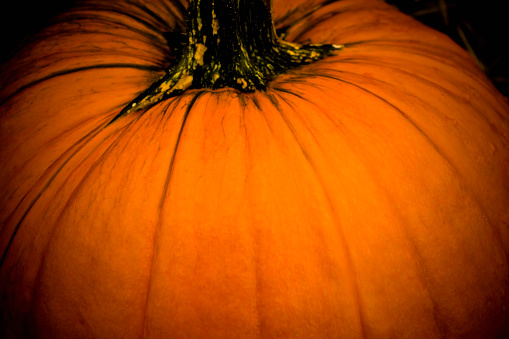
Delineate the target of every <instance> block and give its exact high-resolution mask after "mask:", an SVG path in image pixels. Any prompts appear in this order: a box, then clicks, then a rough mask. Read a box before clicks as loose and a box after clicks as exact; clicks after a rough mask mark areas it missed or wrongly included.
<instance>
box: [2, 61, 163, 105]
mask: <svg viewBox="0 0 509 339" xmlns="http://www.w3.org/2000/svg"><path fill="white" fill-rule="evenodd" d="M102 68H134V69H139V70H144V71H145V70H146V71H152V72H158V71H159V72H160V71H161V68H159V67H157V66H151V65H139V64H103V65H93V66H83V67H78V68H74V69H68V70H64V71H60V72H53V73H52V74H50V75H48V76H45V77H43V78H40V79H37V80H34V81H32V82H30V83H28V84H24V85H22V86H21V87H19V88H18V89H16V90H15V91H14V92H13V93H10V94H8V95H7V96H5V97H4V98H1V99H0V107H1V106H3V105H4V104H6V102H8V101H9V100H11V99H12V98H13V97H15V96H17V95H19V94H20V93H22V92H23V91H25V90H27V89H29V88H31V87H33V86H36V85H39V84H41V83H43V82H45V81H47V80H50V79H54V78H58V77H61V76H65V75H70V74H74V73H78V72H82V71H88V70H95V69H102Z"/></svg>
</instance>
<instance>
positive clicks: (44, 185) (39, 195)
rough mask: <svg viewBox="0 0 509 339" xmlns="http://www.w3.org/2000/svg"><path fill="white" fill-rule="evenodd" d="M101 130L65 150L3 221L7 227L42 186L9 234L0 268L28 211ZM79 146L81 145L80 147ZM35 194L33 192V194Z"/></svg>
mask: <svg viewBox="0 0 509 339" xmlns="http://www.w3.org/2000/svg"><path fill="white" fill-rule="evenodd" d="M101 130H102V127H101V126H98V127H96V128H95V129H93V130H92V131H90V132H89V133H88V134H87V135H85V136H83V137H82V138H81V139H80V140H79V141H78V142H77V143H76V144H73V145H71V147H70V148H68V149H67V150H65V151H64V152H63V153H62V154H61V155H60V156H59V157H58V158H57V159H56V160H55V161H54V162H53V163H52V164H51V165H50V166H49V167H48V168H47V169H46V170H45V171H44V172H43V173H42V174H41V175H40V177H39V178H38V179H37V180H36V181H35V182H34V185H33V186H32V187H31V188H30V189H29V190H28V191H27V193H26V194H25V195H24V196H23V198H22V199H21V200H20V202H19V203H18V205H17V206H16V208H15V209H14V210H13V211H12V212H11V213H10V214H9V216H8V218H7V219H6V220H4V224H5V225H7V224H8V223H9V221H10V219H11V218H12V217H14V215H15V214H16V212H17V211H18V209H19V208H20V206H21V205H22V203H23V201H25V199H26V198H27V197H28V195H29V194H31V193H32V191H33V190H34V189H35V187H36V186H38V185H42V186H43V187H42V188H41V189H40V190H38V192H37V193H36V194H35V197H34V198H32V200H31V202H30V203H29V205H28V206H27V207H26V208H25V210H24V212H23V214H22V216H21V218H20V220H19V221H18V222H17V223H16V226H15V228H14V230H13V232H12V234H11V236H10V237H9V239H10V240H9V242H8V244H7V246H6V248H5V249H4V251H3V254H2V257H1V259H0V267H1V266H2V265H3V263H4V261H5V259H6V257H7V255H8V253H9V249H10V247H11V245H12V243H13V241H14V238H15V236H16V234H17V233H18V230H19V229H20V227H21V225H22V224H23V222H24V220H25V218H26V216H27V215H28V214H29V213H30V211H31V210H32V208H33V207H34V206H35V204H36V203H37V202H38V201H39V199H40V198H41V196H42V195H43V194H44V193H45V192H46V190H47V189H48V187H49V186H50V185H51V184H52V183H53V181H54V180H55V178H56V177H57V176H58V175H59V174H60V172H61V171H62V169H63V168H64V167H65V166H66V165H67V164H68V162H69V161H70V160H71V159H72V158H73V157H74V156H75V155H76V154H77V153H78V152H79V151H80V150H81V149H82V148H83V147H85V145H86V143H87V141H86V140H87V139H88V140H91V139H92V138H94V137H95V136H96V135H98V134H99V133H100V132H101ZM80 144H81V145H80ZM74 148H77V149H75V150H74V151H73V152H72V153H71V155H70V156H69V157H67V158H66V159H65V160H64V158H65V155H66V154H67V153H69V152H71V150H72V149H74ZM59 162H60V165H58V166H57V164H58V163H59ZM55 166H57V167H58V168H57V169H56V170H54V171H53V173H52V174H51V175H50V172H51V171H52V170H53V167H55ZM48 176H49V179H48V180H47V181H46V183H44V184H42V183H40V182H41V180H43V178H45V177H48ZM34 193H35V192H34Z"/></svg>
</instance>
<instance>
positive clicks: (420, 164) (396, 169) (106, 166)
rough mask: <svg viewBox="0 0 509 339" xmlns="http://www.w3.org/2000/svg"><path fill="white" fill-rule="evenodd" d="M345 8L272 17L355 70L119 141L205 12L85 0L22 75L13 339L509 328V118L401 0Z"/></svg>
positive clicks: (4, 137) (9, 292)
mask: <svg viewBox="0 0 509 339" xmlns="http://www.w3.org/2000/svg"><path fill="white" fill-rule="evenodd" d="M325 2H326V1H314V2H312V1H303V0H298V1H294V0H292V1H286V0H280V1H274V15H275V19H276V23H277V24H278V25H279V26H286V25H290V24H291V27H290V29H289V31H288V33H289V35H288V38H287V39H288V40H290V41H299V42H306V41H308V40H309V41H312V42H315V43H321V42H323V43H338V44H345V45H347V47H346V48H344V49H343V50H342V51H340V52H339V53H337V55H336V56H333V57H330V58H327V59H324V60H322V61H319V62H317V63H314V64H311V65H308V66H304V67H302V68H299V69H297V70H294V71H293V72H291V73H289V74H286V75H282V76H279V77H278V78H276V79H275V80H274V81H272V82H271V83H270V84H269V88H268V89H267V91H265V92H255V93H251V94H242V93H239V92H237V91H235V90H232V89H223V90H215V91H211V90H191V91H187V92H185V93H184V94H182V95H181V96H179V97H175V98H171V99H168V100H166V101H164V102H161V103H159V104H157V105H156V106H154V107H152V108H151V109H149V110H147V111H146V112H142V111H140V112H136V113H132V114H130V115H128V116H126V117H123V118H122V119H119V120H118V121H116V122H115V123H114V124H111V125H108V122H109V121H110V120H111V119H112V117H114V116H115V115H116V114H117V113H118V112H119V110H120V109H122V107H123V106H124V105H126V104H127V103H128V102H129V101H130V100H131V99H132V98H133V97H135V96H136V95H137V94H138V93H139V92H141V91H142V90H144V89H145V88H147V87H148V86H149V85H150V84H151V83H152V82H153V81H154V80H156V79H157V78H159V77H160V76H161V75H162V74H163V73H164V69H165V68H167V67H168V66H169V65H170V64H171V62H172V60H173V58H172V53H171V51H170V50H169V49H168V47H167V46H166V42H165V40H164V37H163V33H164V32H167V31H172V30H173V31H174V30H179V29H181V28H182V27H183V26H182V25H183V21H182V20H183V17H184V12H183V11H182V10H183V8H185V5H184V6H177V4H178V3H177V2H176V1H168V2H165V1H162V0H160V1H150V2H149V1H147V2H145V1H142V0H136V1H117V2H115V3H111V2H107V1H86V2H84V3H83V5H82V6H80V7H78V8H76V9H75V10H72V11H70V12H68V13H67V14H64V15H62V17H61V18H60V21H59V23H56V24H55V25H53V26H52V27H50V28H48V29H47V30H45V31H43V32H42V33H41V35H40V36H39V41H38V42H34V43H32V44H31V45H29V46H27V47H26V48H25V49H24V50H23V51H21V52H20V54H19V55H18V56H17V57H16V58H15V59H14V60H13V61H12V62H11V63H8V64H6V65H4V66H3V68H2V78H3V79H6V80H7V81H6V83H8V84H9V85H8V86H4V88H2V89H1V90H0V103H1V106H0V110H1V116H0V126H1V127H0V128H1V129H0V138H1V150H0V159H1V162H2V166H3V174H2V178H1V179H0V185H1V187H0V194H1V203H0V209H1V211H0V218H1V220H2V229H1V233H0V241H1V242H0V249H1V251H2V252H1V253H2V254H3V257H2V262H1V266H0V277H1V278H0V292H1V296H2V299H1V301H0V302H1V304H0V305H1V310H2V318H1V319H2V320H1V331H2V333H4V334H5V335H6V337H38V338H39V337H40V338H56V337H62V338H66V337H69V338H71V337H90V338H139V337H148V338H159V337H171V338H181V337H182V338H199V337H200V338H201V337H210V338H219V337H232V338H258V337H263V338H288V337H299V338H300V337H302V338H319V337H327V338H329V337H331V338H334V337H337V338H357V337H376V338H384V337H397V338H405V337H408V338H435V337H437V338H438V337H448V338H449V337H451V338H453V337H462V338H463V337H477V338H478V337H483V338H487V337H497V336H499V337H503V336H504V335H507V334H508V332H509V330H508V324H509V315H508V309H507V307H508V306H509V295H508V288H509V261H508V253H509V233H508V227H509V209H508V208H507V207H508V206H509V175H508V173H509V151H508V146H509V145H508V144H509V137H508V136H509V127H508V118H509V108H508V104H507V100H506V99H505V98H504V97H503V96H502V95H500V94H499V93H498V92H497V91H496V90H495V89H494V88H493V86H492V85H491V84H490V83H489V81H488V80H487V79H486V78H485V76H484V75H483V74H482V73H481V72H480V71H479V70H478V69H477V67H476V66H475V64H474V62H473V61H472V60H471V59H470V58H469V56H468V55H467V54H466V53H465V52H464V51H462V50H461V49H460V48H459V47H458V46H456V45H454V44H453V43H452V42H451V41H450V40H449V39H448V38H446V37H445V36H443V35H442V34H440V33H437V32H435V31H433V30H431V29H429V28H427V27H424V26H423V25H421V24H419V23H417V22H415V21H414V20H412V19H410V18H408V17H406V16H404V15H403V14H401V13H399V12H398V11H397V10H396V9H394V8H392V7H390V6H388V5H387V4H385V3H384V2H381V1H372V0H343V1H337V2H333V3H330V4H327V5H324V6H320V4H321V3H325ZM316 6H318V9H314V10H313V11H311V9H313V8H316ZM156 13H157V16H156ZM297 19H299V20H297Z"/></svg>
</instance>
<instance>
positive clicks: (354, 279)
mask: <svg viewBox="0 0 509 339" xmlns="http://www.w3.org/2000/svg"><path fill="white" fill-rule="evenodd" d="M268 94H269V93H266V95H268ZM291 94H293V93H291ZM278 97H279V98H280V99H282V100H283V102H285V103H286V104H287V105H289V106H290V107H292V105H291V104H290V103H289V102H287V100H286V99H284V98H283V97H281V95H279V94H278ZM270 101H271V102H273V104H274V102H275V103H277V104H274V107H276V109H277V112H278V113H279V114H280V116H281V119H282V120H283V121H284V123H285V126H286V127H287V129H288V130H289V131H290V132H291V133H290V134H291V135H292V137H293V139H294V140H295V142H296V144H297V145H298V148H299V149H300V151H301V153H302V155H303V157H304V158H305V159H306V163H307V164H308V166H309V167H310V168H311V169H312V170H313V173H314V174H315V175H314V178H315V180H316V181H317V182H319V186H320V191H321V194H322V195H323V196H324V197H325V200H326V201H327V209H328V210H329V213H330V215H331V216H332V218H333V220H334V221H335V222H334V223H335V224H336V225H338V227H337V228H336V233H337V235H338V236H339V239H341V240H340V242H341V244H342V249H343V251H342V252H343V253H344V255H345V257H346V258H347V268H348V271H349V273H350V274H351V275H352V278H351V279H350V280H351V281H350V283H349V284H348V286H349V287H350V288H351V289H352V290H353V293H354V295H355V297H354V299H355V300H356V301H357V303H356V306H357V307H358V308H357V309H356V310H355V313H357V314H358V318H359V324H360V329H361V330H362V332H361V333H360V335H361V338H367V333H366V328H367V326H366V319H365V317H366V315H365V311H364V309H363V303H362V302H361V300H362V299H361V293H360V289H359V285H358V282H357V274H356V271H355V269H354V263H353V260H352V254H351V249H350V246H349V245H348V244H349V242H348V240H347V238H346V236H345V234H344V230H343V228H342V225H341V224H342V223H341V222H340V220H339V218H338V212H337V210H336V208H335V207H334V204H333V203H332V198H331V196H330V194H329V193H328V189H327V186H326V184H325V182H324V180H323V177H322V174H321V172H320V171H319V170H318V166H317V164H316V163H315V162H314V160H313V157H312V156H311V154H312V152H310V151H309V150H308V149H307V148H306V146H305V143H304V142H303V141H302V140H301V138H300V137H299V135H298V133H297V131H296V129H295V127H294V126H293V124H292V123H291V121H290V119H289V117H288V116H287V115H286V113H285V112H286V110H284V109H283V108H282V107H281V106H280V103H279V101H280V100H277V99H276V98H275V97H272V96H271V99H270ZM304 101H308V102H309V103H311V104H312V105H314V102H313V101H311V100H308V99H304ZM292 108H294V107H292ZM293 112H294V113H295V114H296V116H297V117H298V119H300V120H301V121H302V124H303V125H306V123H305V121H304V120H303V119H302V117H301V116H300V114H299V113H298V112H297V111H296V110H295V109H293ZM306 128H307V130H308V131H310V132H311V134H312V135H313V138H314V142H315V143H316V144H317V145H318V149H319V150H321V151H322V152H323V148H322V147H321V145H320V144H319V142H318V140H317V139H316V135H315V134H314V133H313V132H312V131H311V129H310V127H309V126H307V125H306ZM321 235H322V238H323V239H325V236H324V235H323V232H322V234H321ZM328 258H329V261H332V260H331V259H330V258H332V254H331V252H330V250H329V251H328Z"/></svg>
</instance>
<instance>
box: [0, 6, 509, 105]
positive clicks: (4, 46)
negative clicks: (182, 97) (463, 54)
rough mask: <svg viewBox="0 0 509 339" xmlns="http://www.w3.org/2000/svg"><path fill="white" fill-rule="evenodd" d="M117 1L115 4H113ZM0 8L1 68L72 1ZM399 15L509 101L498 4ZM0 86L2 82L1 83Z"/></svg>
mask: <svg viewBox="0 0 509 339" xmlns="http://www.w3.org/2000/svg"><path fill="white" fill-rule="evenodd" d="M111 1H115V0H111ZM3 2H4V4H2V5H0V46H1V53H0V63H3V62H4V61H5V60H6V59H7V58H9V56H10V55H12V54H13V53H14V52H15V51H16V50H17V48H19V47H20V46H22V45H23V39H24V38H26V37H28V36H30V35H32V34H33V33H35V32H36V31H38V30H40V29H41V28H43V27H44V26H45V25H47V24H48V23H49V22H50V19H51V18H52V17H54V16H55V15H57V14H58V13H59V12H61V11H65V10H66V9H68V8H70V7H72V6H73V5H74V4H75V3H76V0H66V1H64V0H37V1H36V0H23V1H20V0H13V1H12V2H11V0H7V1H3ZM386 2H388V3H391V4H393V5H395V6H397V7H398V8H399V9H400V10H401V11H403V12H405V13H407V14H409V15H411V16H413V17H415V18H416V19H418V20H420V21H422V22H423V23H425V24H427V25H428V26H431V27H433V28H435V29H437V30H439V31H442V32H444V33H446V34H447V35H449V36H450V37H451V38H452V39H453V40H455V41H456V42H457V43H458V44H459V45H461V46H462V47H463V48H464V49H466V50H467V51H469V53H470V54H471V55H472V56H473V57H474V58H475V59H476V60H477V62H478V64H479V65H480V67H481V68H482V69H483V70H484V71H485V73H486V74H487V75H488V77H489V78H490V79H491V80H492V82H493V83H494V84H495V86H497V88H498V89H499V90H500V91H501V92H502V93H503V94H504V95H505V96H507V97H509V46H508V45H509V19H508V18H507V16H508V14H509V13H508V12H507V11H506V10H505V8H502V7H504V5H505V3H506V1H501V0H485V1H482V2H481V1H476V0H386ZM0 80H1V79H0Z"/></svg>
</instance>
